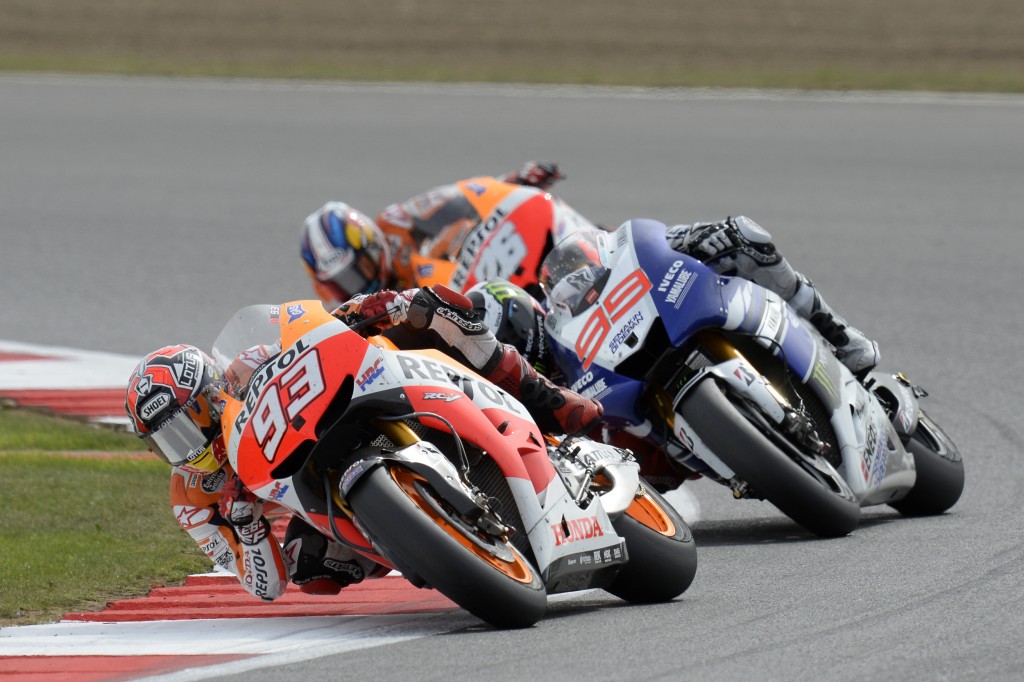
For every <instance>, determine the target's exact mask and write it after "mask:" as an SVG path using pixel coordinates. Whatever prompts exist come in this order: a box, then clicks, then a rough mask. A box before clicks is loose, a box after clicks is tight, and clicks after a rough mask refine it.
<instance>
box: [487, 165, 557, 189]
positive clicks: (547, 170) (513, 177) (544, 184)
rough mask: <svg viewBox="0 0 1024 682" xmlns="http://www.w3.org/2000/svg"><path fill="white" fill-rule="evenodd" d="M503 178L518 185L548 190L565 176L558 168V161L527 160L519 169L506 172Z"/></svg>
mask: <svg viewBox="0 0 1024 682" xmlns="http://www.w3.org/2000/svg"><path fill="white" fill-rule="evenodd" d="M501 179H502V180H504V181H505V182H511V183H514V184H517V185H528V186H530V187H536V188H537V189H543V190H547V189H550V188H551V186H552V185H554V184H555V183H556V182H558V181H559V180H564V179H565V176H564V175H562V173H561V172H560V171H559V170H558V164H557V163H553V162H546V161H527V162H526V163H524V164H523V165H522V166H520V167H519V169H518V170H514V171H511V172H509V173H506V174H505V175H504V176H503V177H502V178H501Z"/></svg>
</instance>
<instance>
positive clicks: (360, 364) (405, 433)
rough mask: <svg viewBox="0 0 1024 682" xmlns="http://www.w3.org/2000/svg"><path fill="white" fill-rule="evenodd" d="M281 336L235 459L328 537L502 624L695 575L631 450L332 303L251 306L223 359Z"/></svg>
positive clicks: (233, 450)
mask: <svg viewBox="0 0 1024 682" xmlns="http://www.w3.org/2000/svg"><path fill="white" fill-rule="evenodd" d="M278 340H280V343H281V349H282V350H281V352H280V353H279V354H278V355H277V356H275V357H274V358H273V359H272V360H271V361H269V362H268V363H267V364H265V365H264V366H263V367H262V368H260V369H259V370H258V371H257V372H256V373H255V374H253V376H252V378H251V379H250V381H249V383H248V386H247V387H246V389H245V390H244V392H242V393H241V394H240V395H237V396H230V395H227V394H224V399H225V405H224V412H223V417H222V421H223V423H224V430H225V439H226V441H227V444H228V456H229V458H230V461H231V465H232V466H233V467H234V469H235V471H236V472H238V475H239V477H240V478H241V479H242V481H243V482H244V483H245V485H246V486H247V487H248V488H249V489H250V490H252V491H253V492H254V493H255V494H257V495H258V496H260V497H261V498H263V499H266V500H269V501H272V502H274V503H276V504H278V505H281V506H283V507H285V508H287V509H288V510H290V511H291V512H293V513H295V514H298V515H300V516H301V517H302V518H303V519H305V520H306V521H307V522H309V523H310V524H311V525H313V526H314V527H316V528H317V529H318V530H319V531H320V532H322V533H323V534H324V535H325V536H328V537H331V538H334V539H335V540H337V541H338V542H341V543H343V544H345V545H346V546H348V547H350V548H352V549H354V550H355V551H357V552H359V553H360V554H362V555H364V556H366V557H369V558H370V559H372V560H374V561H376V562H377V563H379V564H381V565H382V566H386V567H389V568H393V569H397V570H398V571H400V572H401V573H402V575H403V576H404V577H405V578H406V579H408V580H409V581H410V582H411V583H413V584H414V585H416V586H418V587H430V588H434V589H437V590H438V591H440V592H442V593H443V594H445V595H446V596H447V597H448V598H450V599H452V600H453V601H454V602H456V603H457V604H459V605H460V606H461V607H463V608H465V609H466V610H467V611H469V612H471V613H473V614H474V615H476V616H477V617H479V618H481V619H482V620H484V621H486V622H488V623H490V624H492V625H494V626H497V627H525V626H529V625H532V624H533V623H535V622H537V621H538V620H540V619H541V618H542V617H543V615H544V612H545V609H546V605H547V594H553V593H560V592H570V591H576V590H584V589H591V588H603V589H605V590H607V591H608V592H609V593H611V594H613V595H616V596H618V597H620V598H622V599H625V600H627V601H631V602H659V601H668V600H671V599H673V598H675V597H677V596H678V595H680V594H682V593H683V592H684V591H685V590H686V589H687V588H688V587H689V586H690V583H691V582H692V581H693V578H694V574H695V572H696V566H697V556H696V548H695V546H694V542H693V538H692V536H691V534H690V530H689V528H688V527H687V525H686V523H685V522H684V521H683V519H682V518H681V517H680V515H679V514H678V513H677V512H676V511H675V510H674V509H673V508H672V507H671V506H670V505H669V504H668V503H667V502H665V500H664V499H663V498H661V497H660V496H659V495H658V493H657V492H655V491H654V490H653V489H652V488H650V487H649V486H647V485H645V484H644V482H643V480H642V479H641V478H640V477H639V473H638V472H639V469H638V467H637V465H636V463H635V461H634V460H633V459H632V457H631V456H630V453H629V452H628V451H624V450H619V449H617V448H613V447H611V446H607V445H604V444H602V443H598V442H595V441H591V440H588V439H585V438H571V437H553V436H550V435H549V436H545V435H543V434H542V433H541V432H540V430H539V429H538V427H537V425H536V424H535V423H534V421H533V420H532V418H531V417H530V415H529V413H528V412H527V411H526V409H525V408H524V407H523V405H522V404H521V403H519V402H518V401H517V400H515V399H514V398H513V397H512V396H510V395H509V394H508V393H506V392H505V391H503V390H501V389H500V388H498V387H497V386H495V385H493V384H491V383H489V382H487V381H485V380H484V379H482V378H481V377H480V376H478V375H477V374H475V373H473V372H472V371H470V370H469V369H467V368H466V367H464V366H462V365H460V364H458V363H457V362H455V361H454V360H452V359H451V358H449V357H447V356H445V355H443V354H441V353H438V352H436V351H430V350H416V351H403V350H399V349H397V348H396V347H395V346H394V345H393V344H391V343H390V342H389V341H388V340H387V339H385V338H383V337H381V336H370V337H368V338H364V337H363V336H362V335H361V334H360V333H359V331H357V330H356V329H355V328H354V327H350V326H348V325H347V324H345V323H344V322H342V321H340V320H338V319H337V318H335V317H334V316H333V315H331V314H330V313H329V312H328V311H327V310H325V309H324V307H323V305H322V304H321V303H320V302H319V301H297V302H293V303H288V304H285V305H281V306H269V305H260V306H250V307H247V308H243V309H242V310H240V311H238V312H237V313H236V314H235V315H234V316H232V318H231V320H230V321H229V322H228V324H227V326H226V327H225V328H224V330H223V331H222V332H221V334H220V335H219V336H218V338H217V340H216V342H215V344H214V350H213V355H214V358H215V359H216V361H217V362H218V364H220V365H221V366H222V368H226V367H227V365H228V364H229V363H230V362H231V360H232V359H233V358H235V357H236V355H237V354H238V353H240V352H241V351H243V350H244V349H246V348H248V347H251V346H253V345H255V344H257V343H264V344H270V343H273V342H275V341H278ZM341 598H344V597H341Z"/></svg>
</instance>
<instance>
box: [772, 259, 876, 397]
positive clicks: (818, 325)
mask: <svg viewBox="0 0 1024 682" xmlns="http://www.w3.org/2000/svg"><path fill="white" fill-rule="evenodd" d="M798 277H799V280H800V281H799V283H798V285H797V288H796V291H795V292H794V293H793V296H792V297H791V298H790V299H789V304H790V305H791V306H793V308H794V309H796V311H797V312H798V313H800V315H801V316H802V317H804V318H805V319H806V320H807V321H808V322H810V323H811V324H812V325H813V326H814V328H815V329H817V330H818V331H819V332H821V335H822V336H824V337H825V340H826V341H828V342H829V343H831V344H832V345H833V346H834V347H835V349H836V357H837V358H839V360H840V361H841V362H842V363H843V364H844V365H846V366H847V367H848V368H849V369H850V371H851V372H853V373H854V374H855V375H857V376H858V377H864V375H866V374H867V373H868V372H870V371H871V370H872V369H874V368H875V366H876V365H877V364H878V362H879V360H880V359H881V354H880V353H879V350H878V344H877V343H876V342H874V341H872V340H871V339H869V338H868V337H866V336H864V334H863V333H862V332H861V331H860V330H858V329H856V328H855V327H851V326H850V325H849V324H847V322H846V320H844V319H843V318H841V317H839V315H837V314H836V313H835V312H834V311H833V310H832V308H831V307H829V305H828V303H826V302H825V299H823V298H822V297H821V294H820V293H818V290H817V289H815V288H814V284H812V283H811V280H809V279H807V278H806V277H804V276H803V275H798Z"/></svg>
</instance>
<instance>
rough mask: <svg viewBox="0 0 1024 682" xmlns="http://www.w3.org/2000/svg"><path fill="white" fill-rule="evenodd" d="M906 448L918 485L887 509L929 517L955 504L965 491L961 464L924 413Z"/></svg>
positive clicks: (952, 447)
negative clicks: (912, 463) (912, 458)
mask: <svg viewBox="0 0 1024 682" xmlns="http://www.w3.org/2000/svg"><path fill="white" fill-rule="evenodd" d="M906 447H907V450H909V451H910V452H911V454H913V455H914V467H915V468H916V469H917V482H915V483H914V487H913V488H912V489H911V490H910V493H909V494H908V495H907V496H906V497H904V498H903V499H902V500H899V501H898V502H891V503H890V505H889V506H891V507H892V508H894V509H895V510H896V511H898V512H899V513H901V514H903V515H904V516H931V515H934V514H941V513H942V512H944V511H946V510H947V509H949V508H950V507H952V506H953V505H954V504H956V503H957V500H959V499H960V495H961V494H962V493H963V491H964V461H963V459H962V458H961V457H960V451H959V450H958V449H957V447H956V445H954V444H953V441H952V440H951V439H950V437H949V436H947V435H946V432H945V431H943V430H942V428H941V427H940V426H939V425H938V424H936V423H935V422H934V421H932V420H931V418H930V417H929V416H928V415H927V414H925V413H924V410H921V414H920V417H919V419H918V422H917V428H916V429H914V433H913V435H912V436H911V439H910V441H909V442H908V443H907V444H906Z"/></svg>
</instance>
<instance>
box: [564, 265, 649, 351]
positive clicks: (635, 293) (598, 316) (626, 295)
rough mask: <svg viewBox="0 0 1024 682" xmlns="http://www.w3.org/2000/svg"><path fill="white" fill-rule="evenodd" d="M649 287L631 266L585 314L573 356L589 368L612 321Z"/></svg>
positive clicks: (646, 279)
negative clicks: (587, 314) (597, 304)
mask: <svg viewBox="0 0 1024 682" xmlns="http://www.w3.org/2000/svg"><path fill="white" fill-rule="evenodd" d="M651 289H652V285H651V280H649V279H648V278H647V275H646V274H644V271H643V270H634V271H633V272H631V273H629V274H628V275H626V277H625V279H623V280H622V281H621V282H619V283H618V284H616V285H615V287H614V288H612V289H611V290H610V291H608V292H607V293H606V294H605V295H604V296H603V297H602V299H601V305H600V306H599V307H598V308H597V309H596V310H595V311H594V312H593V313H591V315H590V317H589V318H587V321H586V323H584V325H583V329H582V330H581V331H580V335H579V338H578V339H577V340H576V357H577V358H578V359H579V360H580V361H581V362H582V363H583V369H589V368H590V365H591V364H592V363H593V362H594V358H595V357H597V352H598V351H599V350H600V349H601V346H602V344H604V342H605V339H606V338H608V333H609V332H610V331H611V329H612V323H613V322H618V321H619V320H621V319H622V318H623V317H624V316H625V315H626V313H628V312H629V311H630V310H631V309H632V308H633V306H635V305H636V304H637V303H639V302H640V301H641V300H642V299H643V297H644V296H645V295H646V294H647V292H648V291H650V290H651Z"/></svg>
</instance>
